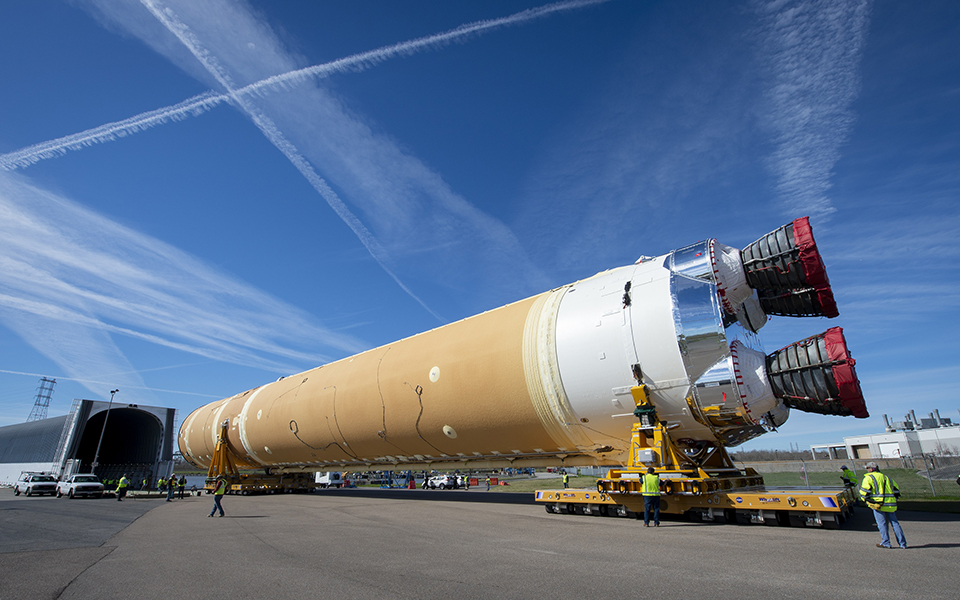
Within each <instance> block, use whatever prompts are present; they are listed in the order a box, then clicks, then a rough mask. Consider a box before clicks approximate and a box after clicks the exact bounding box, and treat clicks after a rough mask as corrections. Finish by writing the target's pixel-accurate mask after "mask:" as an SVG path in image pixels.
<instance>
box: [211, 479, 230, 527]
mask: <svg viewBox="0 0 960 600" xmlns="http://www.w3.org/2000/svg"><path fill="white" fill-rule="evenodd" d="M226 493H227V478H226V477H224V476H223V475H221V476H220V477H217V483H216V485H215V486H214V488H213V510H211V511H210V514H209V515H207V516H208V517H212V516H213V513H215V512H217V511H218V510H219V511H220V516H221V517H222V516H223V505H222V504H220V502H221V501H222V500H223V495H224V494H226Z"/></svg>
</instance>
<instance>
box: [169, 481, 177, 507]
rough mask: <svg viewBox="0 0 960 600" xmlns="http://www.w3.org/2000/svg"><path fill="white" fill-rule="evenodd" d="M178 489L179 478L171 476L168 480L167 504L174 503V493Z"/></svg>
mask: <svg viewBox="0 0 960 600" xmlns="http://www.w3.org/2000/svg"><path fill="white" fill-rule="evenodd" d="M176 489H177V477H176V475H171V476H170V479H168V480H167V502H173V492H174V490H176Z"/></svg>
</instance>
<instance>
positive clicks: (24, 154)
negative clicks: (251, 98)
mask: <svg viewBox="0 0 960 600" xmlns="http://www.w3.org/2000/svg"><path fill="white" fill-rule="evenodd" d="M227 99H228V96H227V95H226V94H218V93H216V92H213V91H210V92H204V93H203V94H200V95H198V96H194V97H193V98H189V99H187V100H184V101H183V102H180V103H179V104H174V105H172V106H167V107H164V108H158V109H157V110H151V111H148V112H143V113H140V114H139V115H135V116H133V117H130V118H129V119H124V120H123V121H116V122H114V123H107V124H106V125H100V126H99V127H94V128H93V129H88V130H86V131H81V132H80V133H74V134H72V135H68V136H65V137H62V138H57V139H55V140H50V141H48V142H41V143H39V144H34V145H33V146H27V147H26V148H22V149H20V150H16V151H14V152H10V153H8V154H3V155H0V169H3V170H5V171H13V170H16V169H18V168H23V167H29V166H30V165H32V164H34V163H37V162H40V161H41V160H43V159H45V158H56V157H58V156H63V155H64V154H66V153H67V151H68V150H81V149H83V148H85V147H87V146H92V145H93V144H102V143H105V142H112V141H113V140H115V139H117V138H120V137H126V136H128V135H130V134H133V133H138V132H140V131H144V130H146V129H149V128H150V127H153V126H155V125H161V124H163V123H166V122H167V121H182V120H183V119H186V118H187V117H189V116H198V115H200V114H203V113H205V112H207V111H208V110H210V109H211V108H213V107H215V106H217V105H218V104H220V103H222V102H224V101H226V100H227Z"/></svg>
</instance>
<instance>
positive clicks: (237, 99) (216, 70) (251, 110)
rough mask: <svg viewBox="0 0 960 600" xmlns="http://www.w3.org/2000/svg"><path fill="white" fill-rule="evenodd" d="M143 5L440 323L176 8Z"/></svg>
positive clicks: (143, 0)
mask: <svg viewBox="0 0 960 600" xmlns="http://www.w3.org/2000/svg"><path fill="white" fill-rule="evenodd" d="M140 3H141V4H143V6H144V7H145V8H146V9H147V10H149V11H150V13H151V14H152V15H153V16H154V17H156V18H157V20H158V21H160V22H161V23H162V24H163V26H164V27H166V28H167V29H168V30H169V31H170V33H172V34H173V35H175V36H176V37H177V39H178V40H180V42H181V43H182V44H183V45H184V46H186V48H187V50H189V51H190V53H191V54H193V56H194V57H195V58H196V59H197V60H198V61H200V64H201V65H203V68H204V69H206V70H207V72H209V73H210V74H211V75H213V77H214V78H216V80H217V82H218V83H219V84H220V85H222V86H223V87H224V88H225V89H226V90H227V95H228V96H229V97H230V99H231V100H232V101H233V103H234V104H235V105H236V106H237V107H239V108H240V109H242V110H243V111H244V112H246V113H247V115H249V116H250V118H251V119H252V120H253V123H254V125H256V126H257V128H258V129H259V130H260V131H261V133H263V135H264V136H266V138H267V139H268V140H269V141H270V143H272V144H273V145H274V146H275V147H276V148H277V150H279V151H280V152H281V153H283V155H284V156H286V157H287V160H289V161H290V162H291V163H292V164H293V166H294V167H296V169H297V170H298V171H300V173H301V174H302V175H303V176H304V177H305V178H306V179H307V181H308V182H310V185H311V186H313V189H315V190H316V191H317V193H319V194H320V196H322V197H323V199H324V200H326V201H327V204H328V205H329V206H330V208H332V209H333V210H334V212H336V213H337V216H339V217H340V219H341V220H343V222H344V223H346V224H347V227H349V228H350V229H351V230H352V231H353V233H354V235H356V236H357V238H358V239H359V240H360V243H361V244H363V245H364V247H365V248H366V249H367V252H369V253H370V256H372V257H373V259H374V260H375V261H377V264H379V265H380V268H381V269H383V270H384V271H385V272H386V273H387V275H389V276H390V277H391V278H392V279H393V280H394V281H395V282H396V283H397V285H398V286H400V288H401V289H402V290H403V291H404V292H406V293H407V295H409V296H410V297H411V298H413V299H414V300H416V301H417V303H418V304H420V306H422V307H423V308H424V309H425V310H426V311H427V312H428V313H430V314H431V315H433V316H434V318H436V319H437V320H438V321H440V322H441V323H443V322H444V319H443V317H441V316H440V315H439V314H437V313H436V312H435V311H434V310H433V309H432V308H430V307H429V306H427V305H426V303H425V302H424V301H423V300H421V299H420V298H419V297H417V295H416V294H414V293H413V291H412V290H411V289H410V288H408V287H407V286H406V285H404V283H403V282H402V281H400V278H398V277H397V276H396V274H394V273H393V271H392V270H391V269H390V268H389V267H388V266H387V262H388V261H389V256H388V255H387V253H386V252H385V251H384V249H383V247H382V246H381V245H380V242H378V241H377V239H376V238H375V237H374V236H373V234H371V233H370V231H369V230H368V229H367V228H366V226H364V224H363V223H361V222H360V219H358V218H357V217H356V215H354V214H353V213H352V212H351V211H350V209H349V208H347V205H346V204H344V203H343V201H342V200H341V199H340V197H339V196H337V194H336V192H334V191H333V189H331V188H330V186H329V185H327V182H326V181H324V179H323V178H322V177H320V176H319V175H317V172H316V171H315V170H314V169H313V166H311V165H310V163H309V162H308V161H307V160H306V159H305V158H304V157H303V156H302V155H301V154H300V151H299V150H297V148H296V146H294V145H293V144H292V143H291V142H290V141H289V140H288V139H287V138H286V137H285V136H284V135H283V133H282V132H281V131H280V129H279V128H277V126H276V125H275V124H274V122H273V120H271V119H270V117H268V116H267V115H265V114H263V113H262V112H261V111H260V110H259V109H258V108H257V107H256V106H254V105H253V104H251V103H250V102H249V101H248V99H247V98H245V97H244V96H241V95H239V94H238V93H237V87H236V85H235V84H234V83H233V81H232V79H231V78H230V76H229V75H228V74H227V73H226V71H225V70H224V69H223V68H222V67H221V66H220V63H219V61H217V59H216V57H214V56H213V55H212V54H210V52H208V51H207V49H206V48H204V47H203V44H201V43H200V40H198V39H197V38H196V36H194V35H193V33H192V32H191V31H190V28H189V27H187V25H186V24H185V23H183V22H182V21H180V20H179V19H178V18H177V16H176V14H174V12H173V10H171V9H169V8H166V9H163V10H161V9H160V8H158V7H157V5H156V3H154V2H153V0H141V1H140Z"/></svg>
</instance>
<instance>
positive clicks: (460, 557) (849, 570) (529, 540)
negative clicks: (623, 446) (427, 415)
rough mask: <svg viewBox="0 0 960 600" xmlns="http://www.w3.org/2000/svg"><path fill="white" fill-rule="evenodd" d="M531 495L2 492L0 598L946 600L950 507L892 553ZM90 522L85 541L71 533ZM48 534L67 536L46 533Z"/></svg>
mask: <svg viewBox="0 0 960 600" xmlns="http://www.w3.org/2000/svg"><path fill="white" fill-rule="evenodd" d="M384 492H388V493H384ZM530 496H531V495H530V494H522V495H515V494H509V493H506V494H505V493H489V494H488V493H485V492H484V491H483V490H471V491H469V492H449V491H448V492H441V491H434V492H422V491H406V490H392V491H380V490H356V491H354V490H328V491H323V492H319V493H316V494H305V495H273V496H249V497H240V496H227V497H226V499H225V500H224V509H225V510H226V511H227V515H228V516H227V517H225V518H218V517H214V518H208V517H207V514H208V513H209V511H210V509H211V508H212V506H213V501H212V499H211V498H210V497H209V496H205V497H201V498H187V499H184V500H179V501H175V502H171V503H167V502H164V501H163V500H136V501H130V500H127V501H124V502H123V503H118V502H116V501H115V500H89V501H88V500H74V501H69V500H66V499H63V500H57V499H54V498H23V497H20V498H14V497H13V495H12V492H10V490H8V489H4V490H0V573H2V574H3V576H2V577H0V599H7V598H93V597H106V598H126V597H137V598H138V599H144V598H165V599H166V598H170V597H171V595H172V596H176V597H180V596H189V595H190V594H191V593H195V594H196V595H198V596H202V597H204V598H205V599H207V598H214V599H216V598H224V599H226V598H231V599H234V598H263V597H293V596H304V597H307V596H312V597H316V596H320V597H336V598H370V599H374V598H376V599H382V598H428V599H429V598H437V599H439V598H444V599H446V598H448V597H451V596H453V597H457V595H459V596H461V597H462V596H464V595H467V594H469V595H470V596H490V597H497V598H539V597H552V598H564V599H565V598H594V597H609V596H611V595H612V596H614V597H626V598H632V597H654V596H655V597H671V598H684V597H691V598H692V597H703V596H705V595H706V596H710V597H718V598H738V599H746V600H750V599H757V600H760V599H764V600H766V599H768V598H770V597H779V598H803V599H804V600H809V599H811V598H831V599H833V598H837V597H843V598H846V599H850V598H869V599H871V600H873V599H875V598H877V597H883V598H888V597H906V596H908V595H909V596H910V597H923V598H931V599H932V598H955V597H956V595H957V594H956V589H957V584H956V577H955V572H954V569H955V565H956V564H957V562H958V559H960V518H958V516H956V515H934V514H926V513H908V512H904V513H902V514H900V519H901V522H902V523H903V526H904V530H905V532H906V535H907V540H908V542H909V543H910V544H911V546H912V547H911V549H909V550H906V551H900V550H879V549H877V548H875V547H874V545H875V544H876V543H877V542H878V541H879V535H878V534H877V532H876V529H875V528H874V527H872V525H871V524H872V517H871V515H870V513H869V512H868V511H866V510H860V511H858V514H857V515H856V517H855V518H854V520H853V522H852V523H851V524H850V525H849V526H848V527H846V528H844V529H841V530H839V531H828V530H820V529H800V528H780V527H764V526H736V525H724V524H694V523H688V522H686V521H665V522H664V523H663V524H662V525H661V527H659V528H652V527H651V528H644V527H643V526H642V523H640V522H638V521H635V520H628V519H616V518H601V517H586V516H572V515H550V514H547V513H546V512H545V511H544V509H543V507H542V506H539V505H535V504H531V503H529V502H530V499H529V497H530ZM481 500H482V501H481ZM133 504H136V507H133V506H132V505H133ZM41 522H45V523H46V525H45V526H44V528H41V529H37V526H38V524H39V523H41ZM91 525H92V526H93V528H94V529H95V531H96V533H95V534H94V533H89V532H88V533H82V532H78V531H77V529H78V528H81V527H89V526H91ZM31 531H33V532H34V533H32V534H31ZM57 532H60V533H62V534H63V535H64V536H68V537H70V539H71V540H72V541H71V542H70V544H68V545H64V544H62V543H58V542H56V541H55V540H54V539H53V538H55V537H56V535H55V534H56V533H57ZM111 532H112V533H111ZM11 534H16V535H18V536H25V538H26V540H25V541H20V542H15V541H13V540H11V539H10V537H9V536H10V535H11ZM30 540H34V541H35V544H36V547H31V546H30ZM868 576H869V577H868Z"/></svg>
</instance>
